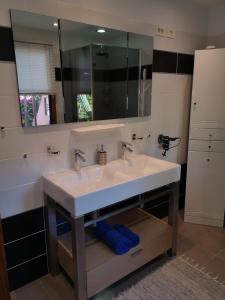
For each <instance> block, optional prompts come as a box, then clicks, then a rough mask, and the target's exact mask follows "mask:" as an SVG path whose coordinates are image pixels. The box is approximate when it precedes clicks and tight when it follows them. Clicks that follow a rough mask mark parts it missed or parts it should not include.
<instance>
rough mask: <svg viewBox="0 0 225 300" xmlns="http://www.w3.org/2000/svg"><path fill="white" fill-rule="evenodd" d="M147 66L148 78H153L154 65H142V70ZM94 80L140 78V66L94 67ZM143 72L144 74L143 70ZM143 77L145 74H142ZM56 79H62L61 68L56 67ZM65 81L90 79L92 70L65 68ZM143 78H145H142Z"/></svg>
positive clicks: (110, 80) (106, 80)
mask: <svg viewBox="0 0 225 300" xmlns="http://www.w3.org/2000/svg"><path fill="white" fill-rule="evenodd" d="M144 68H146V70H147V72H146V79H151V78H152V65H146V66H142V70H143V69H144ZM93 73H94V81H95V82H114V81H126V80H127V77H128V80H138V78H139V67H138V66H136V67H129V68H128V70H127V68H121V69H112V70H100V69H94V72H93ZM141 74H143V73H142V72H141ZM142 77H143V76H142ZM55 78H56V81H60V80H61V74H60V69H59V68H56V69H55ZM63 79H64V81H90V70H89V69H76V68H64V69H63ZM142 79H143V78H142Z"/></svg>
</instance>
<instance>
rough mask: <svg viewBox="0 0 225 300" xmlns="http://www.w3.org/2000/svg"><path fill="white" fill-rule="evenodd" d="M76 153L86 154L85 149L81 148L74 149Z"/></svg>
mask: <svg viewBox="0 0 225 300" xmlns="http://www.w3.org/2000/svg"><path fill="white" fill-rule="evenodd" d="M74 153H75V154H83V155H84V154H85V153H84V151H82V150H80V149H74Z"/></svg>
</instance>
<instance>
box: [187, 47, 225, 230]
mask: <svg viewBox="0 0 225 300" xmlns="http://www.w3.org/2000/svg"><path fill="white" fill-rule="evenodd" d="M224 211H225V49H212V50H199V51H196V52H195V66H194V77H193V89H192V104H191V119H190V134H189V146H188V168H187V185H186V200H185V221H186V222H191V223H197V224H205V225H212V226H218V227H222V226H223V224H224Z"/></svg>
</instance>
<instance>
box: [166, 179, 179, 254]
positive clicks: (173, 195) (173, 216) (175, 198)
mask: <svg viewBox="0 0 225 300" xmlns="http://www.w3.org/2000/svg"><path fill="white" fill-rule="evenodd" d="M170 189H171V192H170V198H169V213H168V223H169V224H170V225H171V226H172V227H173V233H172V249H171V251H170V254H171V255H172V256H173V255H176V252H177V236H178V234H177V217H178V205H179V182H174V183H172V184H171V185H170Z"/></svg>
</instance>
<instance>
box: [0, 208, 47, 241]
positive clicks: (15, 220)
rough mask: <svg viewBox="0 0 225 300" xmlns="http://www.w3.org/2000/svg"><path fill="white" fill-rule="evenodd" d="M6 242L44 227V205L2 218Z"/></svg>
mask: <svg viewBox="0 0 225 300" xmlns="http://www.w3.org/2000/svg"><path fill="white" fill-rule="evenodd" d="M2 226H3V234H4V241H5V243H9V242H11V241H15V240H17V239H20V238H22V237H26V236H27V235H30V234H33V233H35V232H39V231H42V230H43V229H44V217H43V207H40V208H37V209H33V210H30V211H27V212H24V213H21V214H18V215H15V216H12V217H8V218H5V219H3V220H2Z"/></svg>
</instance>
